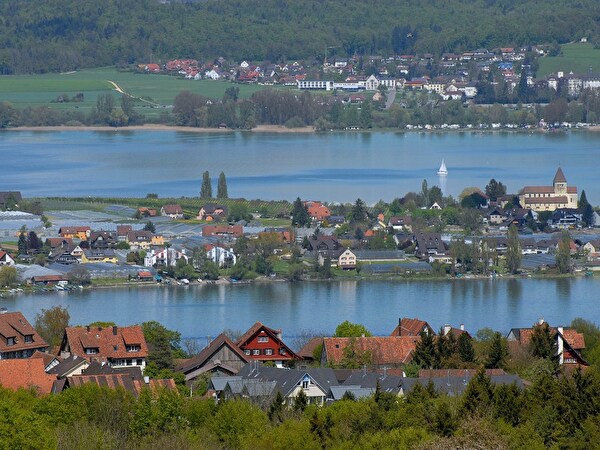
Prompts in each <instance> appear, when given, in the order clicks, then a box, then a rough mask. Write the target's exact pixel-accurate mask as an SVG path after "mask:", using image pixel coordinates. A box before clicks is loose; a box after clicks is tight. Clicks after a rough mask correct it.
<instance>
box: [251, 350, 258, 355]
mask: <svg viewBox="0 0 600 450" xmlns="http://www.w3.org/2000/svg"><path fill="white" fill-rule="evenodd" d="M252 354H253V355H260V350H259V349H255V350H252Z"/></svg>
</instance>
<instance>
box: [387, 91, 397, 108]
mask: <svg viewBox="0 0 600 450" xmlns="http://www.w3.org/2000/svg"><path fill="white" fill-rule="evenodd" d="M394 100H396V89H388V91H387V98H386V99H385V109H389V107H390V106H392V105H393V104H394Z"/></svg>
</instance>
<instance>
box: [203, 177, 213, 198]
mask: <svg viewBox="0 0 600 450" xmlns="http://www.w3.org/2000/svg"><path fill="white" fill-rule="evenodd" d="M200 198H212V183H211V181H210V174H209V173H208V170H207V171H205V172H204V173H203V174H202V187H201V188H200Z"/></svg>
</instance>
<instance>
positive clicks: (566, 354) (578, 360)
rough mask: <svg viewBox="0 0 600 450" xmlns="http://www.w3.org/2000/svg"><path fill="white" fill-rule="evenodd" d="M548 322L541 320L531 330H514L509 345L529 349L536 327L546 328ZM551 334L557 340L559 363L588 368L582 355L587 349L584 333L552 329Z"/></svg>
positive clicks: (508, 337)
mask: <svg viewBox="0 0 600 450" xmlns="http://www.w3.org/2000/svg"><path fill="white" fill-rule="evenodd" d="M545 323H546V322H544V319H540V320H539V322H538V323H537V324H536V325H534V326H533V327H531V328H512V329H511V330H510V331H509V333H508V335H507V337H506V339H507V340H508V342H509V344H511V343H512V344H513V345H520V346H525V347H528V346H529V345H530V344H531V336H532V335H533V332H534V329H535V327H539V326H544V324H545ZM550 332H551V333H552V334H553V336H554V339H555V340H556V346H557V349H558V353H557V356H558V362H559V364H560V365H566V366H587V365H588V363H587V362H586V361H585V359H583V356H582V354H581V352H582V350H583V349H584V348H585V338H584V336H583V333H579V332H577V330H575V329H574V328H565V327H550Z"/></svg>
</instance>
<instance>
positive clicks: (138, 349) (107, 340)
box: [60, 325, 148, 370]
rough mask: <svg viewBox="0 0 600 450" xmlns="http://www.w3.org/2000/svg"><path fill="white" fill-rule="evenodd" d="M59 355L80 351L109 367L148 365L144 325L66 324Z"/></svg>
mask: <svg viewBox="0 0 600 450" xmlns="http://www.w3.org/2000/svg"><path fill="white" fill-rule="evenodd" d="M60 355H61V357H63V358H68V357H69V356H71V355H77V356H79V357H82V358H85V359H87V360H88V361H90V362H93V361H95V362H99V363H106V364H108V365H109V366H110V367H138V368H140V369H142V370H143V369H144V367H146V359H147V358H148V346H147V344H146V339H145V338H144V333H143V332H142V327H141V326H139V325H133V326H129V327H118V326H113V327H106V328H103V327H96V326H92V327H91V326H87V327H67V328H66V329H65V334H64V335H63V339H62V342H61V345H60Z"/></svg>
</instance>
